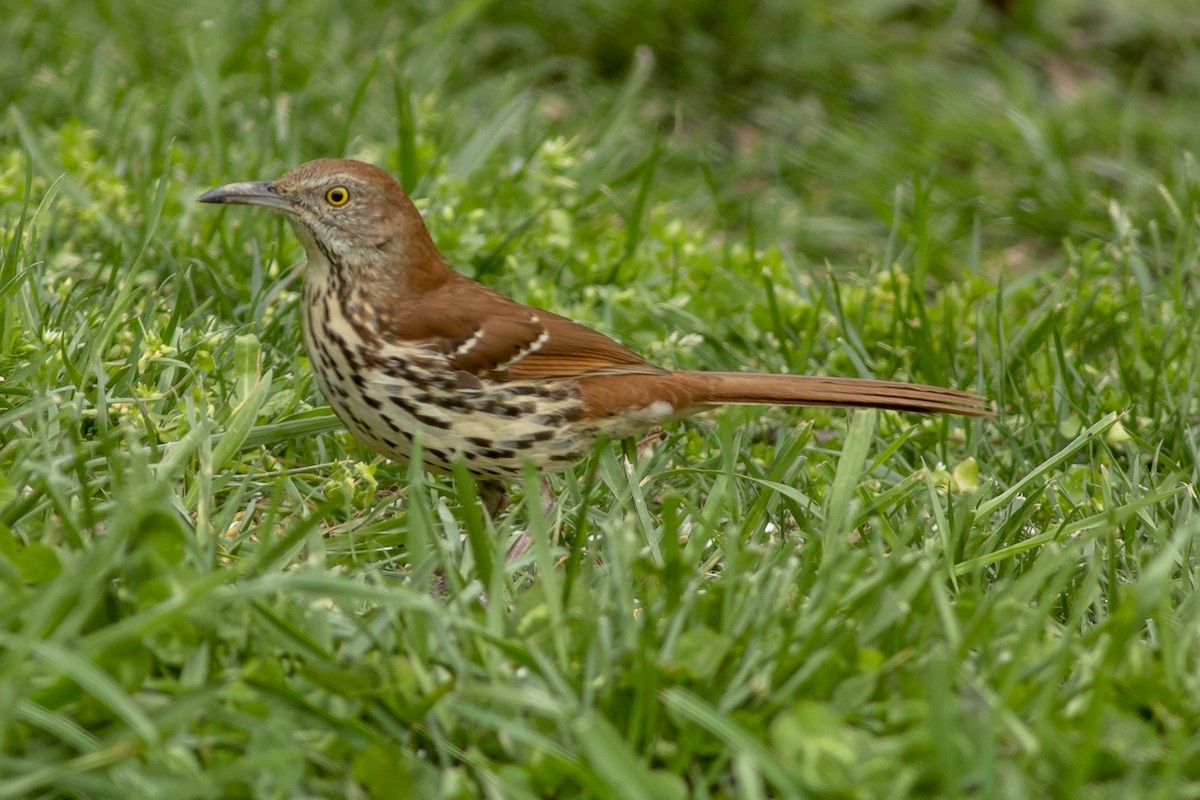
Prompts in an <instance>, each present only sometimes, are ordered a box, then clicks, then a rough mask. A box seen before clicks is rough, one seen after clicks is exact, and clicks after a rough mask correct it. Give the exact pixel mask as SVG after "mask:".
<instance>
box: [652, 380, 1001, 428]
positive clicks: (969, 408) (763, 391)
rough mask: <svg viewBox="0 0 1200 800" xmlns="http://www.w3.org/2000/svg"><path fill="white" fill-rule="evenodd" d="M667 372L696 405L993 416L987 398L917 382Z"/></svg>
mask: <svg viewBox="0 0 1200 800" xmlns="http://www.w3.org/2000/svg"><path fill="white" fill-rule="evenodd" d="M671 377H672V378H673V379H674V380H676V381H678V383H679V388H680V389H682V390H683V393H685V394H687V395H689V396H690V399H691V401H692V403H693V404H695V405H700V406H703V405H716V404H719V403H733V404H742V405H758V404H779V405H797V406H845V407H850V408H888V409H894V410H896V411H915V412H919V413H924V414H935V413H948V414H964V415H967V416H972V417H989V416H992V411H991V409H990V408H989V406H988V404H987V401H986V400H984V398H982V397H980V396H979V395H976V394H972V393H970V392H960V391H957V390H955V389H944V388H942V387H940V386H928V385H925V384H920V383H901V382H899V381H878V380H868V379H864V378H827V377H821V376H816V375H777V374H763V373H741V372H676V373H673V374H672V375H671Z"/></svg>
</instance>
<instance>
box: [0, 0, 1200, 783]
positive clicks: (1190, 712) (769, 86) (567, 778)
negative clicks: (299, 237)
mask: <svg viewBox="0 0 1200 800" xmlns="http://www.w3.org/2000/svg"><path fill="white" fill-rule="evenodd" d="M996 6H1005V4H996ZM640 8H641V7H640V6H636V7H635V5H634V4H632V3H615V4H614V3H605V4H580V5H578V6H563V5H560V4H547V3H542V2H535V1H533V0H530V2H523V3H516V4H507V5H504V6H501V5H499V4H494V3H488V2H484V0H479V1H478V2H468V3H459V4H455V5H453V6H452V7H449V8H443V7H442V5H441V4H428V5H427V6H422V5H419V4H414V5H412V6H410V7H408V8H407V9H405V10H402V11H395V12H392V11H384V10H381V9H377V8H371V7H368V6H366V5H365V4H355V3H351V4H349V5H345V6H344V7H341V8H339V10H337V11H333V10H332V7H331V8H325V7H323V6H321V5H320V4H317V3H313V2H305V0H301V1H300V2H294V3H289V4H287V5H280V6H272V5H270V4H266V5H261V4H260V5H258V6H247V5H246V4H224V5H221V6H219V7H217V6H209V7H207V11H204V12H202V11H200V10H194V9H190V8H176V9H170V11H169V16H168V12H167V10H166V8H165V7H164V6H162V5H161V4H153V3H147V2H133V3H130V4H126V6H123V7H122V9H121V10H120V12H117V11H116V10H115V9H113V8H109V7H107V6H104V5H101V6H97V7H93V6H86V5H82V4H74V3H69V2H66V0H40V1H39V2H37V3H26V4H24V5H22V6H21V8H20V9H14V10H12V11H11V13H9V14H7V15H6V16H7V18H6V22H5V26H6V41H7V46H6V47H5V48H3V51H2V52H0V96H3V97H5V98H7V102H8V106H7V108H6V109H5V114H4V118H3V122H0V136H2V137H3V141H4V144H5V147H4V149H3V151H0V221H2V222H0V250H2V257H0V376H2V378H3V381H2V382H0V581H3V584H4V589H3V592H2V593H0V743H2V747H0V797H52V796H72V797H128V796H147V797H150V796H168V795H169V796H175V797H179V798H185V797H233V796H261V797H302V796H331V797H333V796H336V797H368V796H371V797H376V796H378V797H410V796H411V797H446V798H459V797H462V798H466V797H607V796H619V797H647V798H675V797H678V798H683V797H696V798H700V797H745V798H766V797H846V798H874V797H914V796H915V797H954V798H957V797H968V796H969V797H980V798H993V797H996V798H1008V797H1048V796H1049V797H1084V798H1102V797H1127V796H1137V797H1142V796H1145V797H1162V798H1186V797H1198V796H1200V768H1198V767H1197V765H1198V764H1200V734H1198V733H1197V731H1200V701H1198V700H1197V698H1200V685H1198V681H1200V593H1198V592H1197V591H1196V579H1197V575H1198V564H1200V562H1198V557H1197V544H1196V543H1197V537H1198V534H1200V516H1197V514H1196V500H1195V492H1196V486H1197V483H1198V480H1200V468H1198V467H1197V464H1198V463H1200V458H1198V452H1197V451H1198V450H1200V425H1198V420H1200V382H1198V377H1200V361H1198V359H1197V351H1196V347H1195V342H1196V341H1197V340H1198V336H1200V332H1198V331H1197V327H1198V326H1200V308H1198V302H1197V289H1196V285H1197V277H1198V271H1197V229H1196V223H1195V220H1196V219H1197V212H1198V211H1200V189H1198V188H1197V187H1198V186H1200V182H1198V181H1197V178H1198V175H1197V167H1196V165H1195V163H1194V160H1193V158H1192V156H1191V155H1190V154H1189V152H1188V148H1189V147H1192V146H1193V144H1194V142H1193V131H1194V124H1195V123H1194V113H1195V107H1196V100H1197V94H1198V90H1200V60H1198V55H1200V47H1198V35H1197V31H1196V29H1195V26H1194V24H1193V23H1192V16H1193V15H1192V14H1191V13H1190V7H1189V6H1188V4H1186V3H1182V2H1174V3H1173V2H1166V0H1163V2H1159V3H1156V4H1154V5H1153V6H1152V8H1151V9H1149V11H1146V13H1142V12H1141V11H1139V12H1138V13H1137V14H1136V15H1135V14H1133V13H1132V12H1130V11H1127V10H1126V9H1125V7H1124V4H1121V3H1118V2H1115V0H1114V1H1113V2H1101V3H1086V4H1084V3H1073V2H1066V1H1064V2H1060V3H1054V4H1034V3H1022V2H1016V3H1012V4H1007V6H1006V10H1000V9H998V8H996V7H993V6H988V5H979V6H976V5H975V4H972V3H962V4H954V5H945V6H942V5H937V4H916V3H902V2H896V3H892V2H884V3H862V4H852V5H851V6H847V5H845V4H838V3H822V2H816V1H815V0H814V1H813V2H806V3H804V4H799V5H797V4H795V3H783V2H772V0H760V1H759V2H756V3H754V4H753V9H752V10H753V14H747V15H745V16H738V15H733V16H730V14H729V12H728V10H727V8H726V6H725V5H722V4H707V3H704V2H701V0H695V2H689V3H674V4H664V5H663V7H662V10H661V13H660V14H646V13H645V12H644V11H641V10H639V9H640ZM751 20H757V21H759V22H760V23H761V24H749V22H748V21H751ZM324 155H351V156H357V157H361V158H365V159H368V160H372V161H375V162H377V163H380V164H381V165H384V166H386V167H387V168H389V169H391V170H392V171H393V172H394V173H395V174H397V175H398V176H400V177H402V179H403V180H404V182H405V184H406V185H407V186H408V187H409V188H410V190H411V191H412V193H413V195H414V197H416V198H417V199H418V201H419V203H420V205H421V206H422V208H423V209H424V210H425V211H426V214H427V219H428V221H429V224H430V226H431V228H432V229H433V232H434V236H435V238H436V239H437V240H438V242H439V244H440V245H441V247H442V249H443V251H445V252H446V253H447V254H448V255H449V256H450V257H451V259H452V261H453V263H454V264H455V265H456V266H457V267H459V268H460V269H462V270H463V271H464V272H467V273H468V274H472V275H475V276H477V277H479V278H480V279H481V280H483V281H485V282H486V283H488V284H489V285H491V286H493V287H494V288H496V289H498V290H500V291H502V292H505V293H507V294H509V295H511V296H515V297H518V298H519V299H521V300H524V301H526V302H530V303H533V304H535V305H539V306H543V307H547V308H552V309H554V310H556V311H558V312H560V313H564V314H567V315H570V316H573V317H575V318H577V319H580V320H583V321H585V322H587V323H589V324H592V325H593V326H595V327H598V328H600V329H601V330H604V331H606V332H609V333H611V334H613V335H615V336H617V337H618V338H620V339H622V340H623V341H625V342H627V343H629V344H630V345H632V346H634V347H635V348H636V349H638V350H640V351H641V352H644V353H647V354H648V355H650V356H652V357H653V358H654V359H655V360H656V361H658V362H660V363H663V364H665V365H670V366H677V367H683V368H708V369H749V368H754V369H762V370H768V371H779V370H783V369H787V370H791V371H821V372H825V373H828V374H841V375H876V376H879V377H902V378H908V379H913V380H921V381H927V382H936V383H946V384H950V385H955V386H958V387H962V388H970V389H974V390H976V391H980V392H982V393H984V394H986V395H988V396H989V397H991V398H993V399H994V401H995V403H996V407H997V409H998V410H999V411H1000V414H999V416H998V417H997V419H995V420H990V421H978V420H973V421H963V420H958V419H943V418H929V419H920V418H913V417H906V416H900V415H896V414H892V413H883V412H881V413H855V414H848V413H846V412H843V411H839V410H814V411H810V412H803V413H795V412H783V411H776V410H772V411H766V412H762V411H759V410H749V409H727V410H723V411H721V412H718V413H715V414H712V415H708V416H706V417H702V418H698V419H695V420H693V421H690V422H688V423H685V424H681V425H678V426H675V427H673V428H672V429H671V430H670V431H669V432H667V433H666V434H665V435H664V436H662V437H661V438H660V439H659V440H658V441H656V442H654V443H653V445H652V446H649V445H645V446H641V447H635V445H634V444H633V443H623V444H622V443H617V444H612V445H609V446H606V447H603V448H600V449H598V450H597V451H596V452H595V453H594V454H593V456H592V457H591V459H590V461H589V462H588V463H587V464H586V465H582V466H580V467H579V468H577V469H575V470H573V471H571V472H568V473H564V474H562V475H559V476H555V477H554V479H553V485H554V488H555V490H556V492H557V495H558V498H559V502H558V503H557V504H556V505H555V506H554V507H553V509H552V510H551V511H550V513H549V514H548V515H547V514H546V513H545V510H544V509H543V507H542V505H541V502H540V500H539V499H538V498H539V493H538V491H537V490H536V489H534V490H533V491H529V492H523V491H521V489H522V487H517V489H518V491H517V502H516V503H514V507H513V508H512V509H511V510H510V512H509V513H507V514H506V515H505V516H504V517H503V518H501V519H499V520H497V521H496V522H495V523H494V524H493V523H491V522H490V521H485V520H484V519H483V517H482V516H481V515H480V513H479V511H478V507H477V506H476V505H475V504H474V503H473V502H472V499H471V495H472V487H471V486H470V483H469V481H463V480H457V481H456V480H450V479H437V478H432V477H428V476H425V475H423V474H422V473H421V472H420V471H419V470H413V469H410V468H408V467H405V466H400V465H396V464H390V463H387V462H384V461H381V460H379V459H377V458H375V457H373V456H372V455H371V454H370V453H369V452H367V451H365V450H364V449H363V448H361V447H360V446H359V445H357V444H356V443H355V442H354V441H353V440H352V439H351V438H350V437H349V436H348V435H347V434H346V433H345V432H344V431H343V430H341V428H340V427H339V426H338V424H337V423H336V420H335V419H334V418H333V417H332V415H331V414H330V413H329V411H328V410H327V408H326V407H325V404H324V403H323V401H322V400H321V398H320V396H319V394H318V392H317V390H316V388H315V386H314V385H313V382H312V378H311V375H310V373H309V370H308V366H307V362H306V359H305V357H304V355H303V348H302V346H301V343H300V333H299V316H298V313H297V302H298V293H299V287H300V275H299V274H298V272H297V270H296V269H294V267H295V266H296V265H298V264H299V263H300V262H301V261H302V260H303V253H302V250H301V248H300V246H299V244H298V243H297V241H296V240H295V238H294V237H293V236H292V234H291V233H290V231H288V230H287V229H286V227H285V226H284V225H283V224H282V223H281V222H280V221H279V220H278V219H274V218H272V217H270V216H269V215H256V214H252V213H241V212H239V211H237V210H227V211H223V212H222V211H218V210H214V209H209V208H204V207H200V206H197V205H196V204H195V202H194V200H195V197H196V196H197V195H198V194H199V193H200V191H202V190H203V189H205V188H208V187H210V186H213V185H216V184H217V183H221V182H225V181H228V180H236V179H252V178H254V179H256V178H267V177H272V176H274V175H276V174H278V173H280V172H282V171H283V170H284V169H286V168H287V167H289V166H292V165H295V164H297V163H299V162H300V161H303V160H305V159H307V158H312V157H317V156H324ZM460 478H461V476H460ZM531 485H532V484H531ZM522 532H528V533H529V535H530V536H531V537H532V542H533V546H532V547H531V548H530V551H529V552H528V554H527V555H526V557H525V559H524V560H523V561H521V562H520V563H517V564H505V561H504V554H505V552H506V551H507V547H508V544H509V543H511V542H512V541H513V540H514V539H515V538H516V537H517V536H518V535H520V534H521V533H522ZM439 575H440V576H442V577H444V580H445V585H446V591H445V594H444V596H442V595H438V594H437V593H431V591H430V590H431V587H432V585H433V583H434V581H435V580H436V579H437V578H438V576H439ZM483 592H486V594H487V596H488V599H489V602H488V603H487V604H486V605H485V604H482V603H481V602H480V601H479V598H480V595H481V593H483Z"/></svg>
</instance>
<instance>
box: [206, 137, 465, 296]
mask: <svg viewBox="0 0 1200 800" xmlns="http://www.w3.org/2000/svg"><path fill="white" fill-rule="evenodd" d="M199 201H200V202H201V203H227V204H239V205H253V206H263V207H265V208H271V209H275V210H276V211H281V212H283V214H284V216H285V217H287V220H288V222H290V223H291V225H292V228H294V229H295V231H296V235H297V236H299V237H300V241H301V242H302V243H303V244H304V249H305V251H306V252H307V253H308V261H309V267H310V269H313V268H321V267H325V266H326V265H328V266H327V268H328V269H331V270H334V271H342V272H343V273H349V274H353V275H354V276H355V277H356V278H359V279H372V278H374V279H380V280H389V281H395V280H402V279H404V278H411V277H415V276H414V275H413V274H412V273H414V272H419V271H421V269H422V268H423V267H424V268H433V267H432V263H431V262H436V264H437V265H439V266H440V265H441V257H440V256H439V254H438V252H437V248H436V247H435V246H434V244H433V240H432V239H430V237H429V232H428V230H427V229H426V228H425V223H424V221H423V220H422V219H421V215H420V214H419V213H418V212H417V209H416V207H415V206H413V204H412V201H411V200H410V199H409V198H408V195H407V194H405V193H404V190H403V189H402V188H401V187H400V184H399V183H397V182H396V181H395V179H393V178H392V176H391V175H389V174H388V173H387V172H385V171H384V170H382V169H380V168H379V167H376V166H374V165H372V164H367V163H364V162H362V161H353V160H350V159H344V158H323V159H319V160H317V161H309V162H308V163H306V164H301V165H300V166H298V167H296V168H295V169H293V170H291V171H290V172H287V173H285V174H284V175H283V176H281V177H280V178H278V179H276V180H274V181H246V182H242V183H229V184H226V185H224V186H218V187H217V188H216V189H210V190H209V191H207V192H205V193H204V194H202V195H200V197H199Z"/></svg>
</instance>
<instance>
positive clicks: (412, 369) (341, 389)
mask: <svg viewBox="0 0 1200 800" xmlns="http://www.w3.org/2000/svg"><path fill="white" fill-rule="evenodd" d="M310 327H311V326H309V325H306V326H305V331H304V334H305V346H306V348H307V350H308V354H309V361H310V362H311V364H312V368H313V374H314V376H315V377H316V380H317V385H318V386H319V387H320V389H321V393H322V394H323V395H324V396H325V399H326V400H327V401H328V402H329V405H330V406H331V407H332V408H333V410H334V412H335V413H336V414H337V416H338V418H339V419H341V421H342V422H343V423H344V424H345V425H346V427H347V428H349V429H350V432H351V433H353V434H354V436H355V437H356V438H358V439H359V441H361V442H362V443H363V444H365V445H367V446H368V447H370V448H371V449H372V450H374V451H376V452H377V453H380V454H381V455H383V456H386V457H387V458H390V459H393V460H396V461H401V462H406V461H408V460H409V458H410V456H411V455H412V451H413V443H414V441H419V442H420V446H421V459H422V461H423V463H424V465H425V466H426V468H428V469H431V470H434V471H437V472H446V471H449V469H450V464H451V462H452V460H453V459H454V458H455V457H456V456H458V455H461V457H462V458H463V460H464V462H465V464H466V466H467V468H468V470H470V471H471V472H472V473H473V474H474V475H476V476H477V477H479V478H484V479H487V478H503V479H510V480H511V479H520V477H521V476H522V474H523V470H524V465H525V463H526V462H527V461H529V462H532V463H533V464H534V465H535V466H537V467H538V469H540V470H542V471H548V472H553V471H557V470H561V469H566V468H567V467H569V466H570V465H571V463H572V462H574V461H576V460H578V459H579V458H580V457H582V456H583V455H584V454H586V453H587V451H588V449H589V448H590V447H591V446H592V444H593V442H595V440H596V438H597V436H598V435H599V433H600V428H599V427H597V426H596V425H592V424H589V423H588V422H587V421H586V420H585V419H584V415H583V407H582V406H583V404H582V401H581V400H580V398H579V395H578V392H577V391H575V390H574V389H572V388H571V387H570V386H568V385H565V384H563V383H561V382H557V381H526V382H519V381H490V380H486V379H481V380H478V381H475V380H471V381H469V382H468V383H469V386H468V387H467V388H464V387H463V386H462V385H461V384H463V383H464V382H463V381H461V380H456V378H455V373H453V372H447V371H445V370H442V369H435V368H432V367H430V366H422V365H421V361H422V360H425V361H428V354H420V353H416V352H414V353H410V354H405V353H404V352H403V351H401V350H400V349H399V348H396V347H394V346H393V347H389V349H388V353H387V355H386V356H369V355H364V354H363V352H362V351H361V349H359V348H355V347H353V346H349V345H345V346H343V344H342V343H339V342H338V341H337V339H336V337H335V338H333V340H332V342H333V343H332V344H329V343H328V342H327V341H326V338H327V337H322V341H321V342H316V341H313V339H312V337H311V335H310V333H309V329H310Z"/></svg>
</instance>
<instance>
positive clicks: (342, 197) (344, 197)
mask: <svg viewBox="0 0 1200 800" xmlns="http://www.w3.org/2000/svg"><path fill="white" fill-rule="evenodd" d="M349 199H350V191H349V190H348V189H347V188H346V187H345V186H335V187H333V188H332V189H330V190H329V191H328V192H326V193H325V202H326V203H329V205H331V206H344V205H346V202H347V201H348V200H349Z"/></svg>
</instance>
